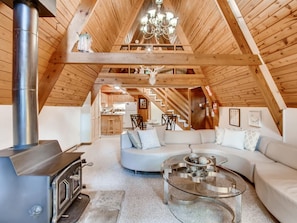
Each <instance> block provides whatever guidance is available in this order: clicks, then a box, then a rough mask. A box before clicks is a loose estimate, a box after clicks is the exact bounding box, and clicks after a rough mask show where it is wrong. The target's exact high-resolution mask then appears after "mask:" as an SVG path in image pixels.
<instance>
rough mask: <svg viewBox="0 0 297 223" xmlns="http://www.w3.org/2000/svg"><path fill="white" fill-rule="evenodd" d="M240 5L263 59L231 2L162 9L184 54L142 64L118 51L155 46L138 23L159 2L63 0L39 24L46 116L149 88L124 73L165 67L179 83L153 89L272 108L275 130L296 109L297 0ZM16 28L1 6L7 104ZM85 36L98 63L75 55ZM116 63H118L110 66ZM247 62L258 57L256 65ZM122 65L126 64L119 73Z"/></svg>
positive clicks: (2, 96) (1, 100)
mask: <svg viewBox="0 0 297 223" xmlns="http://www.w3.org/2000/svg"><path fill="white" fill-rule="evenodd" d="M233 1H234V2H235V3H237V6H238V8H239V10H240V13H241V15H242V18H243V19H244V21H245V23H246V26H247V28H248V31H249V32H250V34H251V39H252V40H253V41H254V42H255V45H256V47H257V48H258V50H259V54H258V55H257V53H255V52H253V51H252V50H250V49H249V47H248V44H247V43H246V42H245V41H246V39H245V38H244V35H243V34H242V33H241V32H240V31H239V30H240V29H239V27H237V24H235V23H236V22H234V21H236V20H235V19H236V18H235V17H234V15H233V14H232V13H231V14H232V15H231V14H230V7H229V6H228V4H227V3H226V2H227V1H226V0H182V1H181V0H164V4H163V6H164V8H165V9H166V10H169V11H172V12H174V14H175V15H177V16H178V17H179V23H178V27H177V32H176V36H175V37H174V38H172V39H171V42H169V41H167V40H159V43H161V44H176V45H181V46H183V48H184V50H183V51H182V52H180V51H178V50H177V51H170V50H168V48H167V50H166V48H163V50H162V51H158V50H155V51H153V52H152V53H150V55H148V56H146V55H147V54H145V53H146V52H143V51H142V52H137V53H139V54H140V55H139V56H138V57H137V55H135V54H131V53H135V50H134V51H133V52H131V51H127V50H126V51H123V50H122V51H121V50H120V46H121V45H123V44H131V43H132V44H133V43H135V40H139V41H140V43H141V44H146V43H147V44H156V42H152V41H148V42H146V40H144V39H143V38H142V35H141V34H140V32H139V20H140V17H141V16H142V15H143V14H144V13H145V11H146V10H147V9H148V8H149V7H151V5H152V4H153V2H154V1H152V0H109V1H106V0H97V1H96V0H57V13H56V17H52V18H39V61H38V64H39V67H38V69H39V104H40V108H42V106H43V105H53V106H55V105H56V106H81V105H82V104H83V102H84V100H85V98H86V97H87V94H88V93H89V92H90V91H91V92H92V93H93V96H94V95H96V93H97V90H98V85H100V84H115V83H117V84H121V85H122V86H123V87H126V88H129V87H131V88H134V87H137V86H141V87H146V86H147V87H151V86H150V85H149V84H148V81H147V80H148V77H147V76H145V75H144V76H142V75H140V74H134V73H130V74H129V73H123V70H125V71H124V72H126V70H127V69H128V70H129V69H134V68H135V67H138V66H139V65H141V64H152V65H155V64H157V62H159V64H162V63H163V64H166V67H165V70H168V71H171V70H172V69H175V71H176V74H168V72H167V74H159V77H157V83H156V85H155V87H195V86H202V87H205V86H206V85H208V86H209V87H210V89H211V91H212V92H213V96H212V97H213V98H214V100H216V101H217V102H218V104H219V105H220V106H253V107H258V106H261V107H268V108H269V109H270V111H271V112H272V115H273V117H274V120H275V121H276V123H277V122H278V121H279V120H278V119H279V117H278V115H279V114H278V113H279V112H280V111H281V110H282V109H283V108H285V107H292V108H297V75H296V74H297V66H296V61H297V27H296V26H297V1H295V0H265V1H259V0H250V1H246V0H233ZM228 13H229V14H228ZM12 26H13V11H12V9H10V8H9V7H7V6H6V5H5V4H4V3H2V2H0V104H2V105H5V104H11V103H12V101H11V100H12V99H11V81H12V37H13V30H12V29H13V27H12ZM84 32H87V33H89V34H90V35H91V36H92V39H93V42H92V49H93V51H94V54H88V53H84V54H83V55H80V54H79V53H76V41H77V39H78V33H84ZM119 52H120V53H126V54H124V59H121V60H119V59H117V58H116V55H117V54H107V55H106V53H119ZM102 53H104V54H102ZM129 54H131V55H130V56H129ZM252 54H254V55H252ZM219 55H221V56H219ZM108 56H109V57H110V58H111V59H110V61H112V62H109V63H108V62H104V61H102V60H103V59H102V58H103V57H107V59H108ZM246 56H247V57H248V58H253V60H252V61H253V63H254V64H250V62H251V60H249V59H246ZM125 57H126V59H125ZM69 58H70V59H69ZM131 58H132V59H131ZM133 58H135V61H133ZM137 58H138V60H136V59H137ZM154 58H155V60H154ZM156 58H157V59H156ZM80 60H81V62H80ZM183 60H184V61H183ZM236 60H241V61H242V63H243V64H244V66H242V65H238V64H236V65H234V63H235V62H234V61H236ZM131 61H132V62H131ZM166 61H167V62H166ZM169 61H170V62H169ZM180 61H183V62H180ZM202 61H204V62H202ZM205 61H207V62H208V63H206V62H205ZM261 61H263V62H264V63H265V65H266V66H267V68H268V75H271V76H270V78H271V79H272V80H273V82H274V83H273V84H275V86H276V89H273V88H271V84H270V83H269V81H267V77H265V75H267V74H266V72H264V73H263V74H262V72H263V71H262V70H261V69H259V66H258V65H259V64H260V63H261ZM112 63H114V64H112ZM119 63H122V64H121V65H115V64H119ZM174 63H176V64H178V63H179V64H178V65H176V64H174ZM107 64H109V65H107ZM165 73H166V72H165ZM137 75H138V76H137ZM162 75H163V77H161V76H162ZM175 75H176V76H175ZM265 78H266V79H265ZM189 79H190V80H195V81H188V80H189ZM183 80H184V81H183ZM181 82H183V83H184V84H180V83H181ZM270 89H272V90H270ZM270 91H271V92H270ZM275 95H279V96H280V99H279V98H275ZM282 100H283V102H284V105H282Z"/></svg>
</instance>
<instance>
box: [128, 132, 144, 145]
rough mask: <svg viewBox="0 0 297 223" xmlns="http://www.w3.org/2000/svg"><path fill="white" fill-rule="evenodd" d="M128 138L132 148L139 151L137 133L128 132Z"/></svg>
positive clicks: (139, 142)
mask: <svg viewBox="0 0 297 223" xmlns="http://www.w3.org/2000/svg"><path fill="white" fill-rule="evenodd" d="M128 136H129V138H130V140H131V142H132V144H133V146H134V147H135V148H137V149H141V141H140V138H139V135H138V132H137V131H128Z"/></svg>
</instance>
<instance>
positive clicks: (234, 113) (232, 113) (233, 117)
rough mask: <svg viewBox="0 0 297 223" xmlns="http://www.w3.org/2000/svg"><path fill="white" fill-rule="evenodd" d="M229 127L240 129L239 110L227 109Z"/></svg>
mask: <svg viewBox="0 0 297 223" xmlns="http://www.w3.org/2000/svg"><path fill="white" fill-rule="evenodd" d="M229 125H233V126H237V127H240V109H239V108H229Z"/></svg>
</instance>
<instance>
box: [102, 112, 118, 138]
mask: <svg viewBox="0 0 297 223" xmlns="http://www.w3.org/2000/svg"><path fill="white" fill-rule="evenodd" d="M122 131H123V115H122V114H116V113H109V114H101V134H102V135H118V134H121V133H122Z"/></svg>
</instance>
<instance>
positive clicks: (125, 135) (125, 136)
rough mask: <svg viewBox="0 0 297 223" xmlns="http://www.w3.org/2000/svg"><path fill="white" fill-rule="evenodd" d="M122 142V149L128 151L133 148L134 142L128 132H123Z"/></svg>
mask: <svg viewBox="0 0 297 223" xmlns="http://www.w3.org/2000/svg"><path fill="white" fill-rule="evenodd" d="M120 140H121V148H122V149H128V148H131V147H133V145H132V142H131V140H130V138H129V136H128V132H123V133H122V134H121V138H120Z"/></svg>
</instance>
